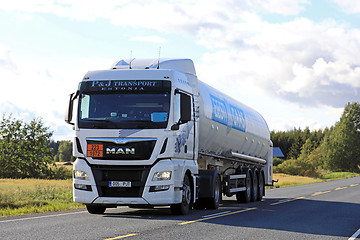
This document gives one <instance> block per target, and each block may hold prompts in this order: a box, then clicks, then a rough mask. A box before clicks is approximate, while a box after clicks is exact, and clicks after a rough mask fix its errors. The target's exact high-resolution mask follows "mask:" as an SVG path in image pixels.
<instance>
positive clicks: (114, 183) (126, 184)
mask: <svg viewBox="0 0 360 240" xmlns="http://www.w3.org/2000/svg"><path fill="white" fill-rule="evenodd" d="M109 187H128V188H129V187H131V182H123V181H110V182H109Z"/></svg>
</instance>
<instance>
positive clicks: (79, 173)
mask: <svg viewBox="0 0 360 240" xmlns="http://www.w3.org/2000/svg"><path fill="white" fill-rule="evenodd" d="M74 178H75V179H80V180H89V175H88V174H87V173H86V172H84V171H80V170H74Z"/></svg>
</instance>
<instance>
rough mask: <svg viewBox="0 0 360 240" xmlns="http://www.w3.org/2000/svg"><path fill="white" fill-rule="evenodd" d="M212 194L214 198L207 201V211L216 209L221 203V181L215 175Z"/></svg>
mask: <svg viewBox="0 0 360 240" xmlns="http://www.w3.org/2000/svg"><path fill="white" fill-rule="evenodd" d="M212 192H213V193H214V197H212V198H209V201H207V209H218V208H219V204H220V201H221V180H220V176H219V175H218V174H216V175H215V179H214V186H213V189H212Z"/></svg>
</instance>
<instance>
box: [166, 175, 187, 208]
mask: <svg viewBox="0 0 360 240" xmlns="http://www.w3.org/2000/svg"><path fill="white" fill-rule="evenodd" d="M190 204H191V186H190V180H189V177H188V176H187V175H185V176H184V183H183V191H182V201H181V203H179V204H173V205H171V206H170V209H171V213H172V214H174V215H186V214H187V213H188V212H189V209H190Z"/></svg>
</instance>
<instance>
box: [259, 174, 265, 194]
mask: <svg viewBox="0 0 360 240" xmlns="http://www.w3.org/2000/svg"><path fill="white" fill-rule="evenodd" d="M263 195H264V177H263V175H262V173H260V174H259V198H261V197H262V196H263Z"/></svg>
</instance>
